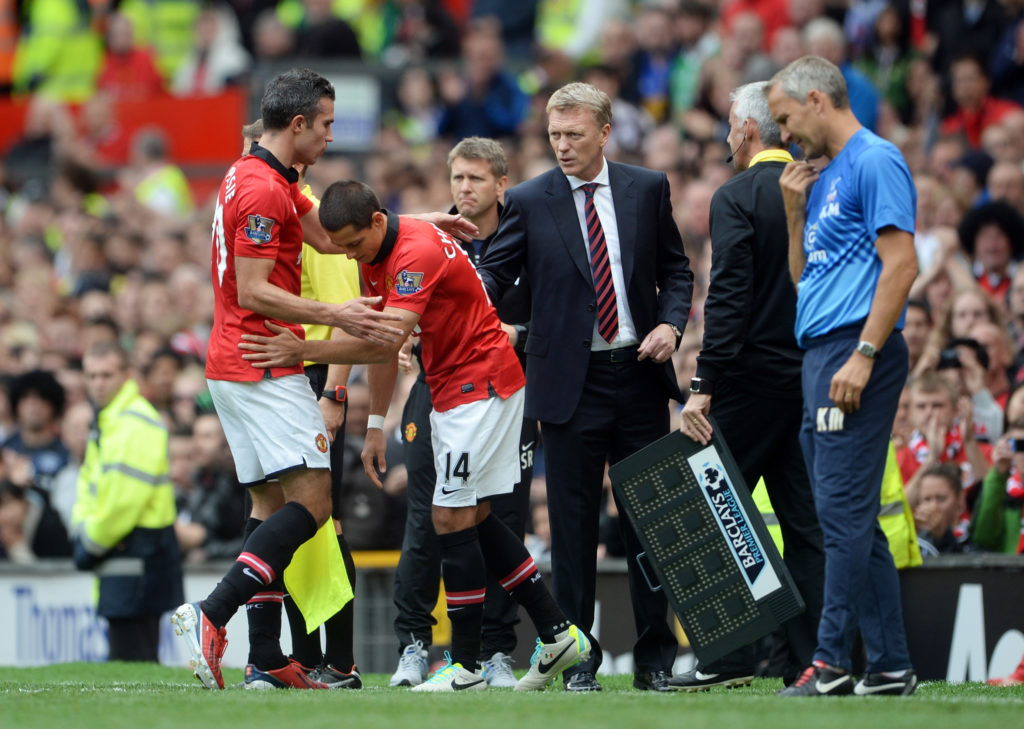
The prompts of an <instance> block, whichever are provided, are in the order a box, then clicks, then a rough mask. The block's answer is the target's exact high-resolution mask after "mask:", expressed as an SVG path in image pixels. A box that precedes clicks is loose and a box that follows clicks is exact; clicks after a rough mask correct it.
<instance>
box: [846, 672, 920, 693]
mask: <svg viewBox="0 0 1024 729" xmlns="http://www.w3.org/2000/svg"><path fill="white" fill-rule="evenodd" d="M916 690H917V674H916V673H914V669H913V668H908V669H906V670H905V671H900V672H898V673H897V674H896V675H893V674H891V673H868V674H865V675H864V677H863V678H862V679H861V680H860V681H858V682H857V685H856V686H854V687H853V693H855V694H857V696H873V695H875V694H878V695H881V696H910V694H912V693H914V691H916Z"/></svg>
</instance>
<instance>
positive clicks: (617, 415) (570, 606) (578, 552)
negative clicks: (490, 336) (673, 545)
mask: <svg viewBox="0 0 1024 729" xmlns="http://www.w3.org/2000/svg"><path fill="white" fill-rule="evenodd" d="M655 367H656V366H654V365H651V364H649V363H645V362H621V363H610V362H603V363H602V362H599V361H595V360H593V359H592V361H591V363H590V367H589V369H588V371H587V379H586V382H585V384H584V388H583V393H582V395H581V396H580V402H579V405H578V406H577V407H576V411H575V412H574V413H573V414H572V417H571V418H570V419H569V420H568V422H565V423H559V424H553V423H541V434H542V435H543V437H544V462H545V468H546V476H547V488H548V515H549V519H550V522H551V570H552V575H553V578H554V584H553V592H554V595H555V599H556V600H557V601H558V605H559V606H560V607H561V608H562V610H563V611H564V612H565V614H566V617H568V618H569V619H570V620H572V621H573V622H574V623H575V624H576V626H577V627H578V628H580V629H581V630H583V631H585V632H586V633H587V636H588V637H589V638H590V641H591V644H592V646H593V647H592V651H591V657H590V659H589V660H588V661H586V662H584V663H581V664H578V665H577V666H575V667H573V668H572V669H571V670H570V671H568V672H566V674H563V676H564V677H565V678H568V676H569V675H571V674H573V673H577V672H579V671H590V672H596V671H597V668H598V667H599V666H600V665H601V661H602V652H601V646H600V645H599V644H598V642H597V640H595V639H594V636H593V634H592V632H591V629H592V628H593V626H594V599H595V583H596V580H597V544H598V521H599V517H600V511H601V495H602V490H603V483H604V473H605V463H606V462H608V463H616V462H618V461H620V460H622V459H623V458H625V457H626V456H629V455H630V454H632V453H634V452H636V451H638V450H640V449H641V448H643V447H644V446H646V445H649V444H650V443H652V442H653V441H655V440H657V439H658V438H660V437H662V436H664V435H665V434H667V433H668V399H667V398H666V396H665V391H664V384H663V382H664V380H663V376H662V374H661V372H659V371H657V370H656V369H655ZM616 503H617V502H616ZM619 513H620V514H623V515H624V514H625V511H623V509H622V508H621V505H619ZM619 528H620V530H621V534H622V540H623V544H624V545H625V548H626V558H627V565H628V574H629V591H630V598H631V600H632V604H633V617H634V621H635V625H636V633H637V640H636V643H635V644H634V646H633V657H634V662H635V670H637V671H671V669H672V664H673V663H674V662H675V656H676V651H677V649H678V645H679V644H678V641H677V640H676V637H675V635H674V634H673V632H672V629H671V628H670V627H669V624H668V622H667V621H666V616H667V612H668V603H667V601H666V599H665V594H664V593H663V592H660V591H658V592H655V591H652V590H651V589H650V587H649V586H648V583H647V581H646V579H645V577H644V575H643V573H642V571H641V568H640V567H639V566H638V563H637V555H639V554H640V553H641V551H642V549H641V547H640V543H639V541H638V540H637V537H636V533H635V532H634V531H633V527H632V525H631V524H630V523H629V519H628V518H626V517H625V516H623V518H621V519H619ZM610 625H613V626H614V624H610ZM614 627H618V626H614Z"/></svg>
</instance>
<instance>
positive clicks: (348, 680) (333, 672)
mask: <svg viewBox="0 0 1024 729" xmlns="http://www.w3.org/2000/svg"><path fill="white" fill-rule="evenodd" d="M316 678H317V680H318V681H320V682H321V683H325V684H327V687H328V688H332V689H337V688H347V689H361V688H362V687H363V679H362V677H360V675H359V669H358V668H356V667H355V666H352V670H350V671H348V672H345V671H339V670H338V669H337V668H336V667H334V666H333V665H332V664H330V663H325V664H323V665H322V666H320V668H318V669H317V670H316Z"/></svg>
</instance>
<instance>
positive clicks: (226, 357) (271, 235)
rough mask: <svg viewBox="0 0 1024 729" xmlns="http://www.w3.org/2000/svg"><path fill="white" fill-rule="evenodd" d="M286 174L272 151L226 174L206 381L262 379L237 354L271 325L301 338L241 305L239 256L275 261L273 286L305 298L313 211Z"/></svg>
mask: <svg viewBox="0 0 1024 729" xmlns="http://www.w3.org/2000/svg"><path fill="white" fill-rule="evenodd" d="M286 173H287V170H285V168H284V167H283V166H281V164H280V162H278V161H277V160H276V159H275V158H274V157H272V156H271V155H270V154H269V153H267V152H265V151H264V152H263V153H262V154H260V153H257V154H250V155H248V156H246V157H243V158H241V159H240V160H238V161H237V162H235V164H234V165H233V166H232V167H231V169H230V170H228V173H227V175H226V176H225V177H224V181H223V182H222V183H221V186H220V193H219V194H218V195H217V208H216V211H215V212H214V216H213V256H212V258H213V260H212V262H211V270H212V275H213V289H214V308H213V330H212V331H211V332H210V347H209V352H208V354H207V357H206V376H207V377H209V378H210V379H212V380H235V381H241V382H252V381H255V380H259V379H260V378H261V377H263V375H264V371H263V370H262V369H257V368H255V367H253V366H252V365H251V364H249V362H247V361H245V360H244V359H242V354H243V350H240V349H239V348H238V344H239V342H241V341H242V335H243V334H262V335H268V334H270V332H269V331H268V330H267V328H266V327H265V326H264V325H263V322H264V321H267V320H270V321H274V322H275V323H277V324H280V325H282V326H286V327H288V328H289V329H291V330H292V331H293V332H295V334H296V335H297V336H299V337H302V336H303V330H302V326H301V325H299V324H291V323H288V322H283V321H277V320H275V319H270V318H269V317H266V316H264V315H262V314H257V313H255V312H253V311H250V310H249V309H243V308H242V307H241V306H239V305H238V282H237V281H236V279H235V256H242V257H243V258H270V259H273V260H274V261H275V265H274V268H273V270H272V271H271V273H270V278H269V279H268V280H269V282H270V283H271V284H273V285H274V286H277V287H279V288H282V289H284V290H285V291H287V292H289V293H291V294H295V295H296V296H298V295H299V291H300V287H299V281H300V274H301V256H302V222H301V221H300V220H299V218H300V216H302V215H305V214H306V213H308V212H309V211H310V209H311V208H312V207H313V203H312V202H310V201H309V200H308V199H307V198H306V197H305V196H304V195H302V194H300V193H298V186H297V185H296V184H295V183H294V182H293V181H292V180H290V179H288V178H287V177H286V176H285V174H286ZM302 371H303V369H302V364H301V363H299V364H297V365H295V366H293V367H273V368H271V370H270V373H271V375H272V376H274V377H277V376H280V375H289V374H298V373H300V372H302Z"/></svg>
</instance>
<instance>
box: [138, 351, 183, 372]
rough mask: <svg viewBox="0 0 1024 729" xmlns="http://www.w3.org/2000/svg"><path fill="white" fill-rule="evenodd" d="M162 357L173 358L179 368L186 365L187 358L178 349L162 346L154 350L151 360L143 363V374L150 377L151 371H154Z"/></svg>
mask: <svg viewBox="0 0 1024 729" xmlns="http://www.w3.org/2000/svg"><path fill="white" fill-rule="evenodd" d="M161 359H169V360H172V361H173V362H174V365H175V366H176V367H177V368H178V369H179V370H180V369H181V368H182V367H184V366H185V358H184V357H182V356H181V355H180V354H178V352H177V351H176V350H174V349H173V348H172V347H169V346H165V347H160V349H158V350H156V351H155V352H153V355H152V356H151V357H150V358H149V361H148V362H146V363H145V364H144V365H142V375H143V376H144V377H149V373H150V372H152V371H153V366H154V365H155V364H156V363H157V361H158V360H161Z"/></svg>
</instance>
